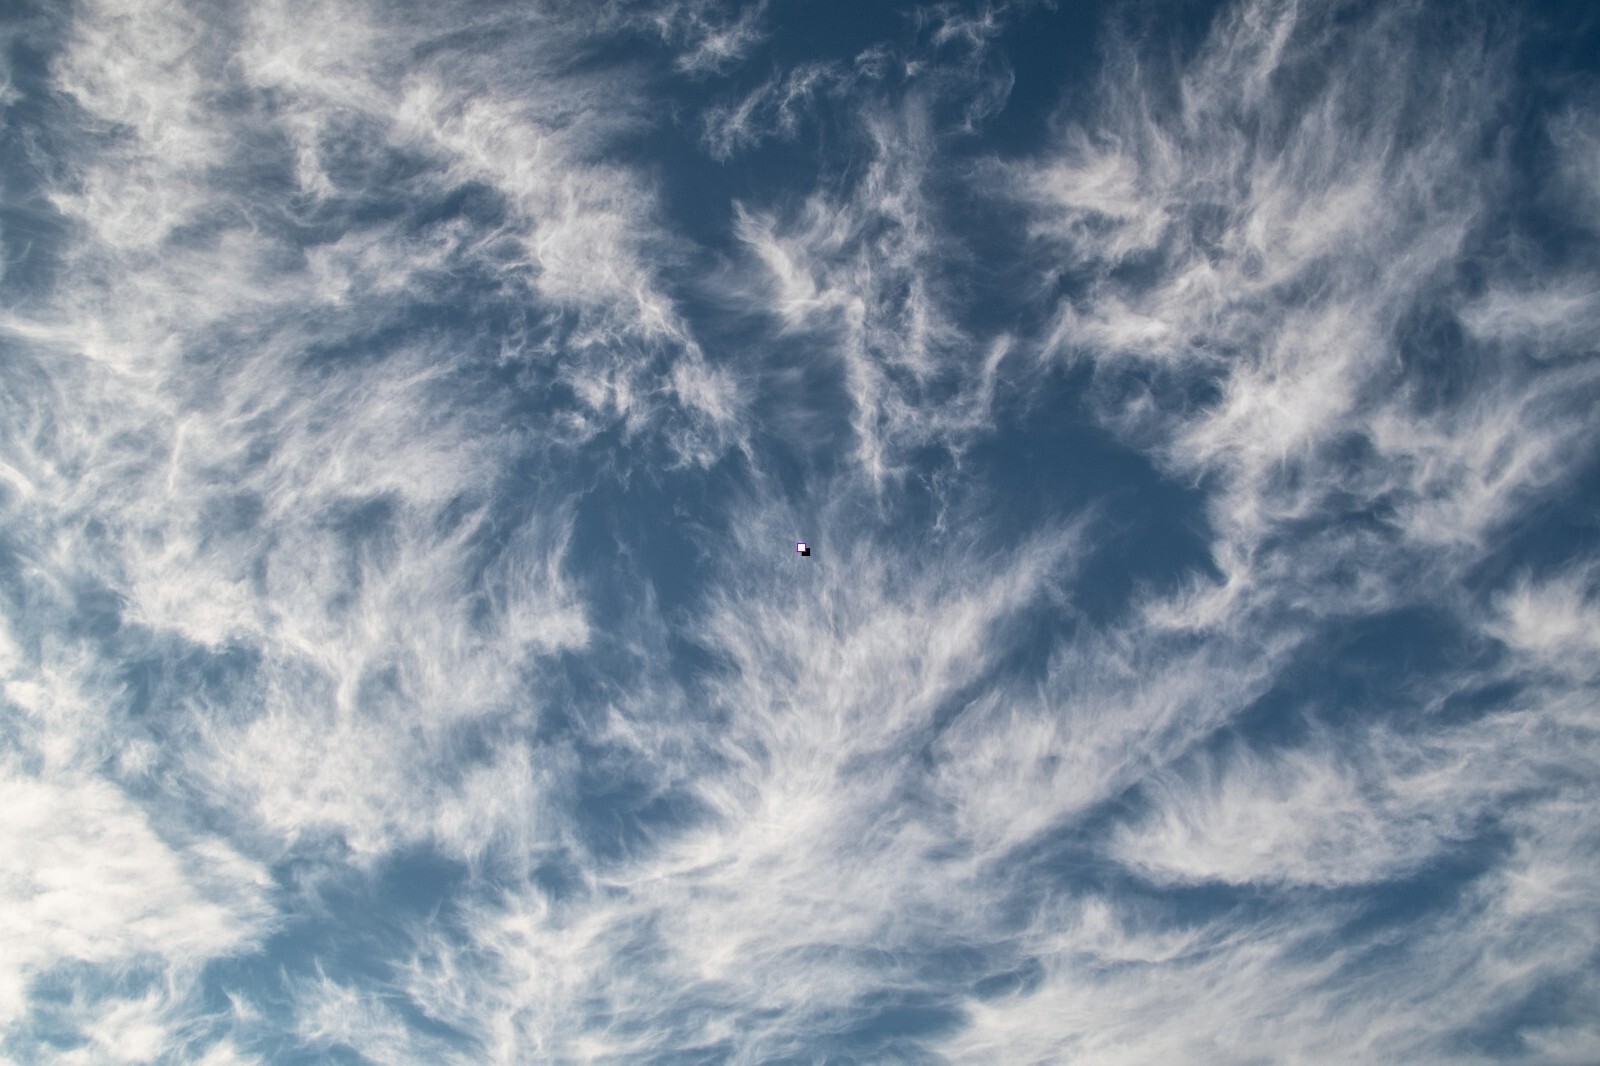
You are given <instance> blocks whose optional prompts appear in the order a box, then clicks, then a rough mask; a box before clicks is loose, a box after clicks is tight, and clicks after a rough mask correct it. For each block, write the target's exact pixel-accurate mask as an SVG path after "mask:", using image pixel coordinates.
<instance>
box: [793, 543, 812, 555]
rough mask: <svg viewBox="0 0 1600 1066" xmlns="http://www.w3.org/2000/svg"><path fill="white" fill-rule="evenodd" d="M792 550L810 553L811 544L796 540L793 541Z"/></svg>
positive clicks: (804, 553)
mask: <svg viewBox="0 0 1600 1066" xmlns="http://www.w3.org/2000/svg"><path fill="white" fill-rule="evenodd" d="M794 550H795V551H796V552H797V553H798V554H800V555H810V554H811V545H809V544H807V543H806V542H805V541H803V540H797V541H795V542H794Z"/></svg>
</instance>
